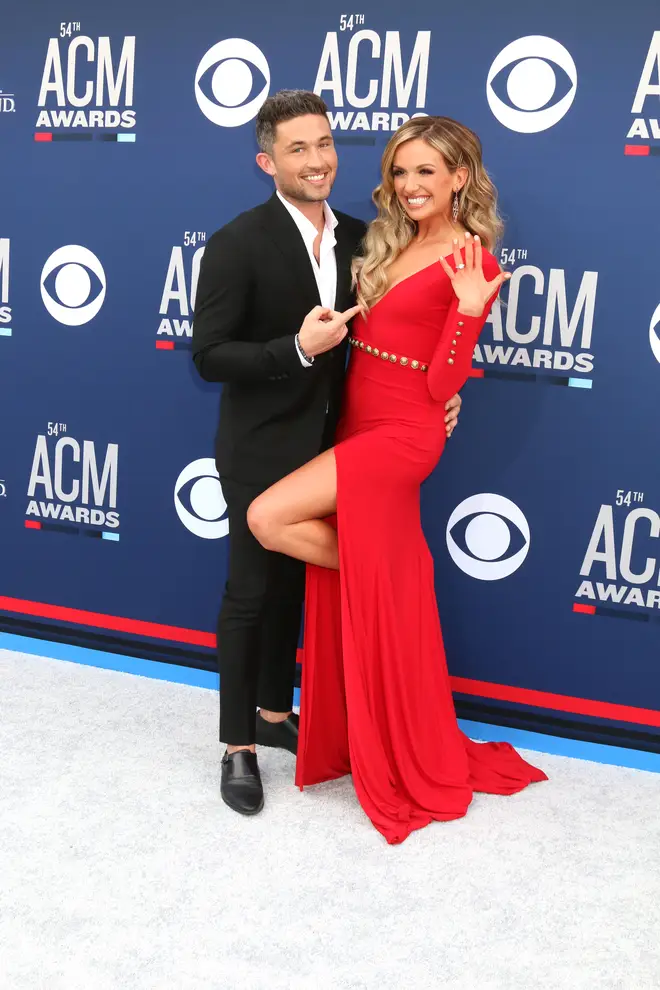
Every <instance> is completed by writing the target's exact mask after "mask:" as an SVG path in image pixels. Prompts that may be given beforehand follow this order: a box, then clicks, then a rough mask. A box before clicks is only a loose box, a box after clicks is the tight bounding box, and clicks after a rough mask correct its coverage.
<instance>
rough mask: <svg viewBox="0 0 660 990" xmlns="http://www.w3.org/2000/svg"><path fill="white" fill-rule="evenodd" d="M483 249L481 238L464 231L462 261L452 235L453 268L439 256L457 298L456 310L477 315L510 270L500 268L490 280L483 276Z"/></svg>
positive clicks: (507, 276) (468, 314) (506, 277)
mask: <svg viewBox="0 0 660 990" xmlns="http://www.w3.org/2000/svg"><path fill="white" fill-rule="evenodd" d="M482 254H483V249H482V247H481V240H480V239H479V236H478V235H476V236H475V237H472V236H471V234H469V233H466V234H465V261H463V258H462V257H461V252H460V249H459V246H458V240H457V238H454V261H455V263H456V271H454V270H453V269H452V268H450V266H449V265H448V264H447V262H446V261H445V259H444V258H441V259H440V264H441V265H442V267H443V269H444V271H445V274H446V275H448V277H449V278H450V280H451V284H452V287H453V289H454V292H455V293H456V297H457V299H458V311H459V313H462V314H463V315H465V316H481V314H482V313H483V311H484V307H485V305H486V303H487V302H488V300H489V299H490V297H491V296H493V295H495V293H496V292H497V290H498V289H499V287H500V286H501V285H502V283H503V282H506V281H507V280H508V279H510V278H511V274H510V272H500V273H499V274H498V275H496V276H495V278H494V279H492V280H491V281H490V282H488V281H487V280H486V277H485V276H484V270H483V257H482Z"/></svg>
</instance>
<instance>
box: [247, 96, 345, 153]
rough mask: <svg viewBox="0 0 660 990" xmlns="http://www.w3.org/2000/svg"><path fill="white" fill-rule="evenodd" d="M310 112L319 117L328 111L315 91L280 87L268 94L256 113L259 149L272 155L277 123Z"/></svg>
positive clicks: (303, 115)
mask: <svg viewBox="0 0 660 990" xmlns="http://www.w3.org/2000/svg"><path fill="white" fill-rule="evenodd" d="M310 113H311V114H318V115H319V116H320V117H325V116H326V114H327V113H328V108H327V106H326V104H325V102H324V101H323V100H322V99H321V97H320V96H317V95H316V93H310V92H308V91H307V90H306V89H281V90H280V91H279V93H274V94H273V96H269V97H268V99H267V100H266V101H265V103H263V104H262V106H261V109H260V110H259V113H258V114H257V122H256V129H257V144H258V145H259V148H260V149H261V151H265V152H266V154H267V155H272V153H273V144H274V142H275V129H276V127H277V125H278V124H283V123H284V121H285V120H294V119H295V118H296V117H306V116H307V115H308V114H310Z"/></svg>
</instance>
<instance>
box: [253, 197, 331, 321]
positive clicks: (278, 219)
mask: <svg viewBox="0 0 660 990" xmlns="http://www.w3.org/2000/svg"><path fill="white" fill-rule="evenodd" d="M262 227H263V229H264V230H265V231H266V233H267V234H268V235H269V237H270V239H271V240H272V242H273V243H274V244H275V246H276V247H277V249H278V250H279V251H280V252H281V254H282V255H283V256H284V258H285V259H286V262H287V270H288V272H289V274H290V276H291V285H292V287H293V289H294V291H295V292H296V293H297V295H298V296H300V297H301V299H302V300H305V306H306V310H307V312H309V310H310V309H313V308H314V306H320V304H321V299H320V297H319V290H318V286H317V284H316V279H315V277H314V272H313V270H312V263H311V261H310V260H309V255H308V254H307V248H306V247H305V243H304V241H303V239H302V237H301V235H300V231H299V230H298V228H297V227H296V225H295V223H294V221H293V219H292V217H291V216H290V214H289V212H288V211H287V210H286V208H285V207H284V206H282V203H281V202H280V200H279V199H278V197H277V195H276V194H273V195H272V196H271V198H270V199H269V200H268V201H267V202H266V203H264V212H263V219H262Z"/></svg>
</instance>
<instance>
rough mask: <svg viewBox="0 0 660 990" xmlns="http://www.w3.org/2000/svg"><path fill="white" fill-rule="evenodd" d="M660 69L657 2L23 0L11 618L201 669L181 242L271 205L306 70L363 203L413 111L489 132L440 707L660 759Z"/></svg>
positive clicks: (17, 112) (204, 662) (10, 417)
mask: <svg viewBox="0 0 660 990" xmlns="http://www.w3.org/2000/svg"><path fill="white" fill-rule="evenodd" d="M73 18H75V19H73ZM659 68H660V13H659V12H658V7H657V4H656V3H652V2H651V0H638V2H637V3H635V4H627V5H622V4H619V3H617V4H615V3H606V4H602V3H596V2H595V0H591V2H588V3H582V4H579V5H576V4H575V3H574V2H573V0H571V2H569V0H557V2H555V3H554V4H552V5H550V6H548V5H540V4H530V3H528V2H524V0H511V2H509V3H507V4H506V5H505V6H504V7H498V6H495V5H493V4H492V3H485V2H484V0H474V2H473V3H472V4H470V7H469V10H468V9H467V8H466V7H465V6H464V5H457V4H452V3H440V4H437V3H434V4H431V3H429V2H428V0H410V2H408V3H406V4H405V6H402V5H401V4H398V3H394V2H392V0H378V2H377V3H376V2H375V0H368V2H365V3H364V4H363V5H359V4H356V5H355V7H353V8H350V7H347V8H342V7H340V6H338V5H337V4H336V3H330V4H329V5H328V4H325V5H323V6H322V8H316V7H310V6H309V5H308V4H303V3H302V2H300V0H295V2H292V0H288V2H285V3H284V4H268V3H265V2H259V0H257V2H256V3H252V4H243V5H226V4H218V3H215V2H214V3H211V2H210V0H190V2H188V3H186V4H174V3H168V2H165V3H164V4H159V5H156V4H154V3H150V2H146V3H143V4H136V3H135V2H130V3H129V2H127V0H117V2H116V3H114V4H111V5H108V4H107V3H101V2H100V0H83V2H81V3H79V4H77V5H76V4H75V3H74V4H73V5H72V4H66V5H58V4H57V3H53V2H52V0H48V2H46V0H33V2H32V3H30V4H25V5H23V6H21V5H15V6H14V9H13V10H12V15H11V18H10V19H9V21H6V23H5V25H4V27H3V31H2V35H1V37H0V141H1V145H0V147H1V149H2V153H1V154H0V181H1V187H0V188H1V195H0V547H1V552H2V560H1V561H0V610H1V611H0V628H1V629H2V630H4V631H5V632H10V633H19V634H21V635H24V636H32V637H38V638H41V639H50V640H61V641H66V642H70V643H77V644H83V645H86V646H93V647H97V648H99V649H103V650H106V651H108V650H109V651H113V652H115V653H120V654H121V653H125V654H128V655H132V656H135V655H138V656H145V657H153V658H158V659H160V660H163V659H164V660H169V661H172V662H176V663H183V664H189V665H191V666H198V667H202V668H204V667H205V668H207V669H213V664H214V661H213V651H212V646H213V637H214V630H215V618H216V613H217V608H218V601H219V598H220V595H221V593H222V588H223V585H224V580H225V569H226V545H227V541H226V536H227V531H228V526H227V521H226V511H225V505H224V501H223V499H222V492H221V489H220V485H219V482H218V480H217V475H216V473H215V469H214V465H213V461H212V454H213V437H214V432H215V427H216V418H217V406H218V388H216V387H213V386H208V385H205V384H204V383H202V382H201V381H200V380H199V379H198V378H197V377H196V374H195V372H194V368H193V366H192V362H191V355H190V339H191V324H192V313H193V305H194V299H195V290H196V284H197V277H198V273H199V266H200V259H201V257H202V254H203V252H204V246H205V243H206V241H207V239H208V237H209V236H210V234H211V233H212V232H213V231H214V230H216V229H217V228H218V227H220V226H221V225H222V224H224V223H225V222H227V221H228V220H230V219H231V218H232V217H233V216H235V215H236V214H237V213H238V212H240V211H242V210H245V209H248V208H249V207H252V206H254V205H256V204H257V203H259V202H261V201H263V200H264V199H266V198H267V197H268V196H269V195H270V192H271V187H270V186H269V180H268V179H267V178H266V177H265V176H264V175H263V174H262V173H261V172H260V171H259V170H258V169H257V167H256V165H255V163H254V155H255V151H256V147H255V142H254V117H255V114H256V112H257V110H258V108H259V106H260V105H261V103H262V102H263V100H264V99H265V98H266V96H267V95H268V93H272V92H274V91H276V90H277V89H281V88H306V89H314V90H315V91H316V92H317V93H320V94H321V95H322V96H323V97H324V98H325V100H326V101H327V103H328V106H329V107H330V110H331V113H330V117H331V123H332V127H333V130H334V134H335V138H336V141H337V145H338V149H339V155H340V170H339V175H338V178H337V182H336V186H335V190H334V192H333V197H332V205H334V206H335V207H337V208H339V209H341V210H344V211H346V212H348V213H352V214H355V215H357V216H360V217H363V218H369V217H370V216H371V215H372V206H371V202H370V195H371V190H372V189H373V187H374V186H375V184H376V182H377V178H378V163H379V158H380V154H381V152H382V149H383V147H384V144H385V142H386V141H387V139H388V137H389V135H390V134H391V133H392V131H394V130H395V129H396V128H397V126H399V125H400V124H401V123H402V122H404V121H405V120H407V119H408V118H409V117H410V116H411V115H413V114H425V113H432V114H436V113H437V114H446V115H449V116H452V117H455V118H457V119H459V120H461V121H463V122H464V123H466V124H468V125H469V126H470V127H472V128H474V129H475V130H476V131H477V132H478V134H479V135H480V136H481V138H482V141H483V145H484V156H485V160H486V164H487V166H488V168H489V170H490V172H491V174H492V176H493V177H494V180H495V182H496V184H497V186H498V188H499V190H500V194H501V208H502V212H503V214H504V216H505V219H506V234H505V237H504V241H503V244H502V247H501V260H502V263H503V265H504V266H505V267H506V268H508V269H509V270H510V271H511V272H512V273H513V277H512V278H511V281H510V282H509V284H508V286H507V287H506V288H505V290H504V291H503V295H502V301H501V304H498V305H496V307H495V309H494V311H493V313H492V316H491V319H490V320H489V323H488V324H487V326H486V329H485V330H484V333H483V335H482V338H481V340H480V342H479V345H478V347H477V349H476V351H475V355H474V375H473V378H472V379H471V380H470V381H469V382H468V384H467V385H466V387H465V389H464V392H463V397H464V406H463V412H462V416H461V423H460V426H459V428H458V430H457V432H456V434H455V436H454V438H453V439H452V441H451V443H450V444H449V446H448V449H447V452H446V454H445V456H444V457H443V458H442V461H441V463H440V465H439V467H438V469H437V471H436V472H435V474H434V476H433V477H432V478H431V479H430V480H429V482H428V483H427V484H426V485H425V486H424V490H423V503H424V522H425V529H426V532H427V536H428V539H429V543H430V546H431V549H432V551H433V555H434V557H435V560H436V570H437V591H438V601H439V605H440V611H441V616H442V621H443V626H444V631H445V638H446V643H447V649H448V656H449V662H450V668H451V672H452V675H453V677H454V688H455V690H456V692H457V693H456V697H457V702H458V704H459V710H460V711H461V712H462V713H463V714H466V715H469V716H470V717H472V718H479V719H481V720H491V721H497V720H498V719H499V720H500V721H504V722H508V723H509V724H512V725H527V726H531V727H536V728H542V729H544V730H545V731H550V732H555V733H558V734H564V735H569V736H570V735H575V736H582V737H584V738H598V739H601V740H606V741H611V742H614V743H619V744H621V745H628V746H630V745H635V746H638V747H642V748H648V749H656V750H657V749H660V650H659V645H660V458H659V456H658V436H657V434H658V424H659V423H660V257H659V251H658V232H659V231H660V196H659V193H660V75H659ZM292 329H293V328H292ZM392 525H393V526H396V519H392Z"/></svg>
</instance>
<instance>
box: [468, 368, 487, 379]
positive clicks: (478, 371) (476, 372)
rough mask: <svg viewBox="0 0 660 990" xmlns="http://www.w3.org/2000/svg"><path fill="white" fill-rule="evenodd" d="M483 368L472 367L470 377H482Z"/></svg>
mask: <svg viewBox="0 0 660 990" xmlns="http://www.w3.org/2000/svg"><path fill="white" fill-rule="evenodd" d="M483 377H484V369H483V368H472V370H471V371H470V378H483Z"/></svg>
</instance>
